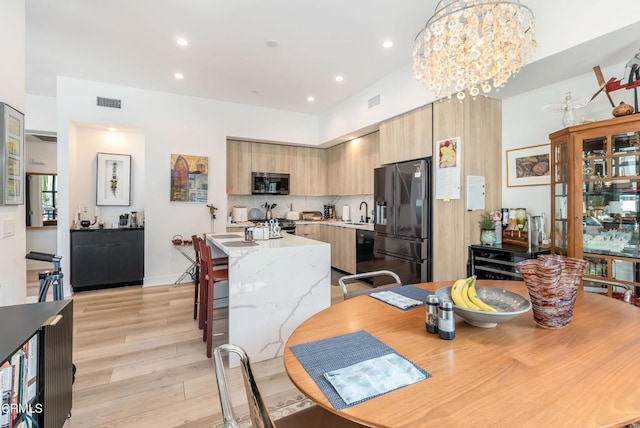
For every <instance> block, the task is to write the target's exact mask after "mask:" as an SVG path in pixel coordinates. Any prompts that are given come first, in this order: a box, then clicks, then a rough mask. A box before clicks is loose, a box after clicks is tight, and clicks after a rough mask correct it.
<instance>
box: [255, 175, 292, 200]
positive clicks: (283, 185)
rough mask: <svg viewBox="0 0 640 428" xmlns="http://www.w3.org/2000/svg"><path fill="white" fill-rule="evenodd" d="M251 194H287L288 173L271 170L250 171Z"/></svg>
mask: <svg viewBox="0 0 640 428" xmlns="http://www.w3.org/2000/svg"><path fill="white" fill-rule="evenodd" d="M251 194H252V195H288V194H289V174H279V173H273V172H252V173H251Z"/></svg>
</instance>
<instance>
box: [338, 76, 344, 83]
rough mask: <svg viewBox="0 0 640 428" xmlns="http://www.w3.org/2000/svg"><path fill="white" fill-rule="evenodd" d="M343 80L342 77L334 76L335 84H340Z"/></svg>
mask: <svg viewBox="0 0 640 428" xmlns="http://www.w3.org/2000/svg"><path fill="white" fill-rule="evenodd" d="M343 80H344V77H342V76H340V75H337V76H336V82H342V81H343Z"/></svg>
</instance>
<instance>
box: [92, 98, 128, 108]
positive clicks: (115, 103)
mask: <svg viewBox="0 0 640 428" xmlns="http://www.w3.org/2000/svg"><path fill="white" fill-rule="evenodd" d="M97 99H98V101H97V102H96V105H97V106H98V107H109V108H122V100H117V99H115V98H104V97H97Z"/></svg>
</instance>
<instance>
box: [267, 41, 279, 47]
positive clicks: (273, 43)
mask: <svg viewBox="0 0 640 428" xmlns="http://www.w3.org/2000/svg"><path fill="white" fill-rule="evenodd" d="M265 45H267V46H269V47H270V48H277V47H278V46H279V44H278V42H276V41H275V40H269V41H267V42H266V43H265Z"/></svg>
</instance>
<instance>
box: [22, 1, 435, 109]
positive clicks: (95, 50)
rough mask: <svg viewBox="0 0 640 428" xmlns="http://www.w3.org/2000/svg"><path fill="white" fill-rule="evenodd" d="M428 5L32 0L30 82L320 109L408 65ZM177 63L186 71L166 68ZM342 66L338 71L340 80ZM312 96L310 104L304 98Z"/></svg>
mask: <svg viewBox="0 0 640 428" xmlns="http://www.w3.org/2000/svg"><path fill="white" fill-rule="evenodd" d="M435 5H436V0H426V1H424V0H422V1H416V0H394V1H389V0H322V1H306V0H272V1H264V0H225V1H223V0H189V1H178V0H160V1H159V0H135V1H131V0H109V1H104V0H64V1H28V2H26V53H27V82H26V85H27V88H26V91H27V93H28V94H35V95H49V96H55V76H56V75H63V76H69V77H74V78H79V79H86V80H95V81H100V82H107V83H114V84H119V85H125V86H131V87H137V88H144V89H152V90H157V91H164V92H170V93H177V94H184V95H192V96H198V97H205V98H213V99H218V100H224V101H231V102H237V103H242V104H251V105H257V106H264V107H270V108H275V109H282V110H289V111H296V112H301V113H310V114H318V113H320V112H322V111H324V110H326V109H327V108H329V107H331V106H332V105H334V104H336V103H338V102H339V101H340V100H343V99H345V98H347V97H349V96H351V95H353V94H355V93H356V92H358V91H359V90H361V89H363V88H365V87H367V86H369V85H370V84H372V83H373V82H375V81H376V80H378V79H380V78H381V77H383V76H385V75H387V74H389V73H391V72H393V71H395V70H397V69H398V68H400V67H402V66H403V65H406V64H407V63H409V62H410V61H411V51H412V46H413V39H414V37H415V35H416V34H417V32H418V31H419V29H420V28H421V27H422V26H423V25H424V24H425V22H426V20H427V19H428V17H429V16H430V15H431V14H432V13H433V11H434V8H435ZM178 36H182V37H185V38H186V39H187V40H188V41H189V46H188V47H187V48H181V47H180V46H178V45H177V44H176V38H177V37H178ZM387 38H389V39H392V40H393V42H394V47H393V48H391V49H385V48H383V47H382V42H383V41H384V40H386V39H387ZM268 41H275V42H277V43H278V46H277V47H269V46H267V44H266V43H267V42H268ZM178 71H180V72H182V73H183V74H184V75H185V78H184V80H182V81H178V80H176V79H175V78H174V77H173V76H174V73H176V72H178ZM337 74H342V75H343V76H344V81H343V82H342V83H340V84H338V83H336V82H335V80H334V79H335V76H336V75H337ZM254 91H255V92H257V93H255V92H254ZM309 95H312V96H314V97H315V102H313V103H309V102H308V101H307V96H309Z"/></svg>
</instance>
